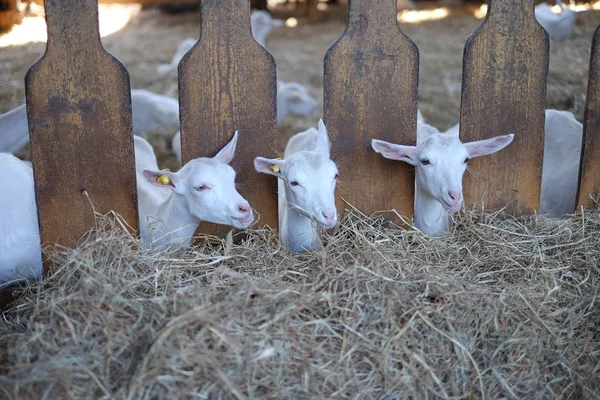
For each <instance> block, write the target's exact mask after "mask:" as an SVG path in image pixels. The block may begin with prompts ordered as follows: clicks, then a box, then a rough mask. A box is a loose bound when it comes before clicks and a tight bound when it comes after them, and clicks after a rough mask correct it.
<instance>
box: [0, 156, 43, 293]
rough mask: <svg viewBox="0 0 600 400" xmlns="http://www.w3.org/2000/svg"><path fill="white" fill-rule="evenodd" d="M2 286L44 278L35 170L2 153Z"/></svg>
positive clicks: (0, 275) (0, 261) (0, 207)
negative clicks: (36, 202) (34, 178)
mask: <svg viewBox="0 0 600 400" xmlns="http://www.w3.org/2000/svg"><path fill="white" fill-rule="evenodd" d="M0 175H1V176H2V179H0V193H2V195H1V196H0V285H3V284H6V283H9V282H12V281H18V280H21V279H26V278H37V277H40V276H42V274H43V272H44V270H43V268H42V247H41V244H40V235H39V227H38V218H37V209H36V204H35V189H34V185H33V170H32V169H31V168H30V167H29V166H28V165H26V164H25V163H24V162H22V161H21V160H19V159H18V158H16V157H14V156H13V155H11V154H6V153H0Z"/></svg>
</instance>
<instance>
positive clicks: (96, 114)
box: [25, 0, 138, 245]
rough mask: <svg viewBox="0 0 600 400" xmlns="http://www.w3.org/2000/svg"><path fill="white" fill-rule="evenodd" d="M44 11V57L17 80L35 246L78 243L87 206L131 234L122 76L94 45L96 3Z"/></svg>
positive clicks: (88, 216)
mask: <svg viewBox="0 0 600 400" xmlns="http://www.w3.org/2000/svg"><path fill="white" fill-rule="evenodd" d="M45 7H46V21H47V25H48V45H47V48H46V53H45V54H44V56H43V57H42V58H41V59H40V60H39V61H38V62H36V63H35V64H34V65H33V66H32V67H31V69H30V70H29V71H28V73H27V75H26V77H25V90H26V98H27V116H28V121H29V131H30V138H31V153H32V159H33V165H34V177H35V192H36V200H37V207H38V215H39V224H40V233H41V237H42V242H43V243H45V244H53V243H60V244H62V245H72V244H73V243H74V242H75V241H77V240H79V239H80V237H81V235H82V234H84V233H85V232H86V231H88V230H89V229H90V228H92V227H93V226H94V221H95V216H94V212H93V210H92V207H91V205H90V201H91V202H92V203H93V206H94V208H95V210H96V211H97V212H99V213H107V212H109V211H110V210H115V211H116V212H117V213H119V214H121V215H122V216H123V217H124V218H125V220H126V221H127V222H128V223H129V224H130V225H131V226H132V227H134V229H137V227H138V212H137V190H136V177H135V159H134V145H133V134H132V122H131V94H130V88H129V74H128V73H127V71H126V70H125V68H124V67H123V65H122V64H121V63H120V62H119V61H118V60H117V59H116V58H114V57H113V56H111V55H110V54H108V53H107V52H106V51H105V50H104V48H103V47H102V44H101V42H100V36H99V33H98V6H97V2H96V0H46V4H45ZM85 193H87V196H88V197H89V199H88V197H86V196H85V195H84V194H85Z"/></svg>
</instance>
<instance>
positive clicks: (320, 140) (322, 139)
mask: <svg viewBox="0 0 600 400" xmlns="http://www.w3.org/2000/svg"><path fill="white" fill-rule="evenodd" d="M315 151H316V152H317V153H323V154H327V155H329V154H330V152H331V144H330V143H329V135H328V134H327V128H326V127H325V123H324V122H323V120H322V119H319V130H318V132H317V143H316V144H315Z"/></svg>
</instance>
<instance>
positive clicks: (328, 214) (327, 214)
mask: <svg viewBox="0 0 600 400" xmlns="http://www.w3.org/2000/svg"><path fill="white" fill-rule="evenodd" d="M321 214H323V216H324V217H325V219H333V217H334V216H335V212H333V211H329V212H325V211H323V212H322V213H321Z"/></svg>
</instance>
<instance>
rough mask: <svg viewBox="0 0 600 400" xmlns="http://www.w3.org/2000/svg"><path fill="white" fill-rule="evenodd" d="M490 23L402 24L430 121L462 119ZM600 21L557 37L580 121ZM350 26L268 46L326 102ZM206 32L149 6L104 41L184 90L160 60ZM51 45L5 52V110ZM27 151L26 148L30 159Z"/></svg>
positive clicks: (0, 64) (463, 18)
mask: <svg viewBox="0 0 600 400" xmlns="http://www.w3.org/2000/svg"><path fill="white" fill-rule="evenodd" d="M104 7H108V6H104ZM482 21H483V20H482V19H478V18H476V17H475V16H474V15H473V13H472V12H470V11H467V10H466V9H453V11H452V12H451V13H450V15H448V16H447V17H445V18H443V19H439V20H435V21H425V22H420V23H410V24H409V23H402V24H401V27H402V30H403V31H404V32H405V33H406V34H407V35H408V36H409V37H410V38H411V39H412V40H414V41H415V43H416V44H417V46H418V47H419V51H420V77H419V108H420V109H421V111H422V112H423V114H424V116H425V118H426V119H427V120H428V122H429V123H431V124H433V125H435V126H437V127H438V128H440V129H446V128H449V127H451V126H452V125H454V124H455V123H457V122H458V118H459V108H460V90H461V76H462V56H463V47H464V43H465V40H466V39H467V38H468V36H469V35H470V34H471V33H472V32H473V31H474V30H475V29H476V28H477V26H478V25H479V24H481V22H482ZM599 21H600V11H584V12H580V13H579V14H578V19H577V22H576V26H575V29H574V32H573V35H572V37H570V38H569V39H567V40H562V41H553V42H551V56H550V72H549V76H548V97H547V106H548V108H556V109H567V110H571V111H573V112H574V113H575V115H576V116H577V118H578V119H579V120H581V119H582V116H583V105H584V94H585V92H586V87H587V86H586V85H587V75H588V64H589V57H590V48H591V40H592V36H593V33H594V30H595V28H596V26H597V24H598V22H599ZM344 24H345V22H344V10H343V9H340V10H339V12H338V13H337V14H332V16H331V18H329V19H327V20H325V21H320V22H317V23H312V24H309V23H306V22H305V21H302V20H300V23H299V24H298V26H297V27H295V28H286V27H283V28H276V29H274V30H273V31H272V33H271V35H270V36H269V37H268V39H267V48H268V49H269V50H270V51H271V52H272V53H273V55H274V56H275V59H276V61H277V73H278V78H279V79H281V80H283V81H296V82H300V83H302V84H304V85H306V86H307V87H308V88H309V90H310V92H311V93H312V95H313V96H314V97H315V98H316V99H317V100H318V102H319V103H321V104H322V101H323V100H322V99H323V93H322V91H323V58H324V56H325V52H326V51H327V49H328V48H329V46H330V45H331V44H332V43H333V42H334V41H335V40H336V39H337V38H338V37H339V35H340V34H341V33H342V32H343V30H344ZM198 35H199V15H198V13H196V12H188V13H182V14H174V15H168V14H164V13H162V12H160V11H159V10H157V9H147V10H141V11H139V13H137V15H135V16H134V17H133V18H132V19H131V20H130V22H129V23H128V24H127V25H126V26H125V27H124V28H122V29H121V30H119V31H117V32H115V33H113V34H111V35H109V36H106V37H104V38H103V39H102V41H103V44H104V46H105V47H106V49H107V50H108V51H109V52H111V53H112V54H113V55H115V56H116V57H117V58H118V59H119V60H121V61H122V62H123V64H124V65H125V66H126V67H127V69H128V70H129V73H130V77H131V86H132V88H144V89H149V90H152V91H154V92H157V93H161V94H164V93H170V94H173V95H176V93H177V75H176V72H175V71H174V72H172V73H170V74H168V75H166V76H159V74H158V73H157V72H156V66H157V65H158V64H160V63H165V62H169V61H170V59H171V56H172V55H173V52H174V51H175V49H176V48H177V46H178V45H179V43H180V42H181V41H182V40H183V39H185V38H188V37H198ZM0 38H1V37H0ZM44 48H45V43H41V42H38V43H28V44H24V45H19V46H10V47H5V48H2V49H1V50H0V112H6V111H8V110H10V109H12V108H14V107H16V106H18V105H20V104H22V103H23V102H24V84H23V79H24V76H25V74H26V72H27V70H28V69H29V67H30V66H31V65H32V63H34V62H35V61H36V59H38V57H40V55H41V54H42V53H43V51H44ZM318 118H319V116H315V117H311V118H298V117H294V116H289V117H287V118H286V119H285V120H284V121H283V122H282V123H281V124H280V127H279V131H280V134H281V139H282V140H281V142H282V143H285V139H287V138H288V137H289V136H291V135H292V134H293V133H296V132H299V131H302V130H304V129H306V128H308V127H310V126H315V125H316V122H317V121H318ZM151 142H152V143H153V145H154V146H155V147H156V151H157V156H158V158H159V163H160V164H161V167H167V168H176V166H177V164H176V160H175V158H174V157H173V156H172V155H171V153H170V138H169V139H168V140H167V139H164V138H156V137H154V138H152V140H151ZM280 147H281V148H283V145H280ZM26 153H27V151H25V152H23V155H24V156H25V157H26V156H27V155H26Z"/></svg>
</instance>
